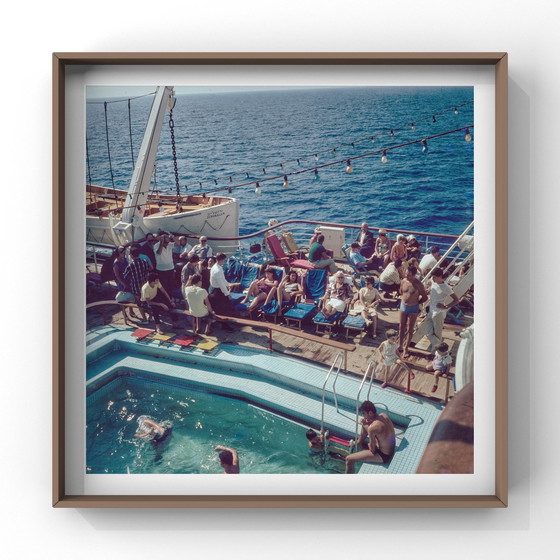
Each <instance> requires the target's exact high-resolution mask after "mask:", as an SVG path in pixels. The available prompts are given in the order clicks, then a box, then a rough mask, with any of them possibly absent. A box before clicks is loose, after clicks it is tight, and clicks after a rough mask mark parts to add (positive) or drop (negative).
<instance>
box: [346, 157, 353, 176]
mask: <svg viewBox="0 0 560 560" xmlns="http://www.w3.org/2000/svg"><path fill="white" fill-rule="evenodd" d="M352 171H354V170H353V169H352V164H351V163H350V160H349V159H347V160H346V173H352Z"/></svg>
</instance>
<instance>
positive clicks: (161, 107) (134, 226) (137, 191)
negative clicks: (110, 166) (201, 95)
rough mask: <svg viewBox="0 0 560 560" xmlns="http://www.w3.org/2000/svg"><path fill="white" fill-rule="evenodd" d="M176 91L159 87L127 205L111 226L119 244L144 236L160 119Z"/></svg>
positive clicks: (160, 124) (131, 183)
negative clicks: (116, 221) (115, 222)
mask: <svg viewBox="0 0 560 560" xmlns="http://www.w3.org/2000/svg"><path fill="white" fill-rule="evenodd" d="M174 95H175V92H174V90H173V87H172V86H158V88H157V91H156V94H155V97H154V100H153V103H152V109H151V111H150V116H149V118H148V122H147V124H146V130H145V132H144V138H143V140H142V145H141V146H140V151H139V152H138V159H137V160H136V164H135V166H134V171H133V173H132V178H131V180H130V185H129V187H128V194H127V196H126V202H125V204H124V209H123V212H122V215H121V219H120V221H119V222H118V223H117V224H115V225H114V226H113V233H114V235H115V237H116V238H117V239H118V241H119V244H123V245H124V244H125V243H128V242H130V241H134V240H135V239H140V238H142V237H144V235H145V234H146V231H144V228H143V225H144V211H145V209H146V202H147V201H148V194H149V190H150V181H151V178H152V171H153V169H154V163H155V160H156V155H157V149H158V145H159V139H160V135H161V129H162V126H163V119H164V117H165V113H166V111H167V110H172V109H173V107H174V106H175V101H176V99H175V97H174Z"/></svg>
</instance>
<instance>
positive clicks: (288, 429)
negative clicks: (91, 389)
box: [86, 376, 344, 474]
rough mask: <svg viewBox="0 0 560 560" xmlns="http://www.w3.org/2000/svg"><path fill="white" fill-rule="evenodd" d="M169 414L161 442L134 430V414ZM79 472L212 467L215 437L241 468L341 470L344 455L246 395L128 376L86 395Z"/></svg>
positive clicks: (159, 417)
mask: <svg viewBox="0 0 560 560" xmlns="http://www.w3.org/2000/svg"><path fill="white" fill-rule="evenodd" d="M143 414H145V415H148V416H150V417H152V418H154V419H155V420H156V421H163V420H171V421H172V422H173V431H172V433H171V435H170V436H169V437H168V438H167V439H165V440H164V441H162V442H159V443H153V442H151V441H145V440H142V439H139V438H136V437H134V434H135V433H136V429H137V427H138V421H137V419H138V417H139V416H141V415H143ZM86 416H87V418H86V472H87V473H93V474H102V473H110V474H126V473H130V474H150V473H153V474H204V473H206V474H219V473H221V472H222V468H221V467H220V462H219V460H218V452H216V451H215V450H214V448H215V446H216V445H224V446H227V447H233V448H234V449H236V450H237V452H238V454H239V463H240V468H241V472H242V473H249V474H267V473H269V474H327V473H343V472H344V462H343V461H341V460H337V459H333V458H331V457H330V456H328V455H327V456H326V457H325V456H324V454H323V453H317V452H312V451H310V449H309V446H308V443H307V439H306V437H305V432H306V430H307V427H304V426H302V425H299V424H296V423H294V422H292V421H290V420H287V419H284V418H281V417H279V416H277V415H275V414H271V413H269V412H267V411H264V410H262V409H259V408H256V407H254V406H252V405H250V404H248V403H246V402H243V401H239V400H236V399H231V398H227V397H221V396H218V395H211V394H207V393H201V392H197V391H194V390H192V389H183V388H179V387H175V386H168V385H164V384H161V383H155V382H151V381H146V380H142V379H136V378H133V377H130V376H126V377H120V378H117V379H116V380H114V381H111V382H110V383H108V384H107V385H105V386H104V387H103V388H101V389H99V390H98V391H96V392H95V393H93V394H92V395H90V396H89V397H88V400H87V413H86Z"/></svg>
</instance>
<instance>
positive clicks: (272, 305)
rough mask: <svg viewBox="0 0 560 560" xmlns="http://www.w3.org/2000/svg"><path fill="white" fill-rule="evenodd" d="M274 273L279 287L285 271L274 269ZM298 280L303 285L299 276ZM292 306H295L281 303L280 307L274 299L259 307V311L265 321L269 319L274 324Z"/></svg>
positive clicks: (289, 303) (291, 303) (285, 302)
mask: <svg viewBox="0 0 560 560" xmlns="http://www.w3.org/2000/svg"><path fill="white" fill-rule="evenodd" d="M273 268H274V267H273ZM275 271H276V280H278V285H280V283H281V281H282V280H283V276H284V274H285V271H284V269H282V268H275ZM298 280H299V281H300V282H301V283H302V284H303V280H301V279H300V278H299V275H298ZM294 304H295V302H294V301H284V302H282V306H280V304H279V302H278V299H276V298H274V299H271V300H270V301H269V302H268V303H265V304H263V305H261V308H260V310H261V311H262V314H263V316H264V318H265V319H266V318H271V319H272V320H273V321H274V322H275V323H276V322H277V320H278V317H279V316H280V315H283V314H284V313H285V312H286V311H288V309H290V308H291V307H293V305H294Z"/></svg>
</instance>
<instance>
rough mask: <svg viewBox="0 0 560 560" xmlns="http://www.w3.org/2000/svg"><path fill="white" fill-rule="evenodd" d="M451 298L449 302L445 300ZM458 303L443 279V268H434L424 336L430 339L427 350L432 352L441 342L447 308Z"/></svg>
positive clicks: (457, 299)
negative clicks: (446, 302)
mask: <svg viewBox="0 0 560 560" xmlns="http://www.w3.org/2000/svg"><path fill="white" fill-rule="evenodd" d="M449 297H450V298H451V300H452V302H451V303H450V304H445V300H446V299H448V298H449ZM457 303H459V298H458V297H457V296H456V295H455V294H454V293H453V290H452V289H451V288H450V287H449V286H448V285H447V284H446V283H445V282H444V281H443V270H442V269H441V268H434V270H433V272H432V287H431V290H430V311H429V313H428V314H427V315H426V319H425V321H426V336H427V337H428V339H429V340H430V348H429V349H428V352H430V353H433V352H434V350H435V348H436V347H437V346H438V345H439V344H441V342H442V333H443V323H444V321H445V316H446V315H447V310H448V309H450V308H451V307H453V306H454V305H456V304H457Z"/></svg>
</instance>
